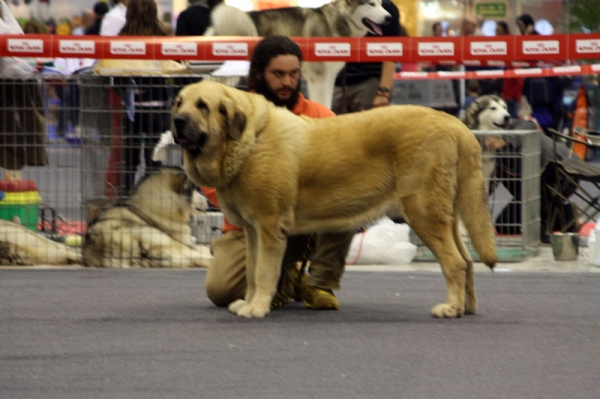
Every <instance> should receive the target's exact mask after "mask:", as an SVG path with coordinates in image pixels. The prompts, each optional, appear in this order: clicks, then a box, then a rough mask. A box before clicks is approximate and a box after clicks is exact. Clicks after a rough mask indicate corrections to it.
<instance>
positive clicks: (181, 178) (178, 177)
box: [172, 170, 195, 195]
mask: <svg viewBox="0 0 600 399" xmlns="http://www.w3.org/2000/svg"><path fill="white" fill-rule="evenodd" d="M172 184H173V191H174V192H176V193H177V194H181V195H188V194H191V192H192V190H193V189H194V187H195V186H194V184H193V183H192V182H191V181H190V179H189V178H188V177H187V174H186V173H185V172H184V171H183V170H182V171H178V172H176V173H175V176H174V178H173V183H172Z"/></svg>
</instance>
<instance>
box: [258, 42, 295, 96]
mask: <svg viewBox="0 0 600 399" xmlns="http://www.w3.org/2000/svg"><path fill="white" fill-rule="evenodd" d="M280 55H295V56H296V57H298V60H300V62H302V50H300V46H299V45H298V44H296V43H295V42H294V41H293V40H292V39H290V38H289V37H287V36H268V37H266V38H265V39H263V40H261V41H260V42H259V43H258V44H257V45H256V47H255V48H254V53H252V60H251V61H250V71H249V73H248V82H247V83H248V89H250V90H256V89H257V87H259V80H261V79H262V76H263V74H264V72H265V68H266V67H267V65H269V63H270V62H271V60H272V59H273V58H275V57H278V56H280Z"/></svg>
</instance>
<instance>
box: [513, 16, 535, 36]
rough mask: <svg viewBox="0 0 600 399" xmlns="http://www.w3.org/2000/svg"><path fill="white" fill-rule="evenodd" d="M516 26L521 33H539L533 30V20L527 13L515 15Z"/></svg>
mask: <svg viewBox="0 0 600 399" xmlns="http://www.w3.org/2000/svg"><path fill="white" fill-rule="evenodd" d="M517 26H518V27H519V32H521V34H522V35H539V33H538V31H536V30H535V20H534V19H533V17H532V16H531V15H529V14H521V15H519V16H518V17H517Z"/></svg>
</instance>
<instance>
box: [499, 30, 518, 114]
mask: <svg viewBox="0 0 600 399" xmlns="http://www.w3.org/2000/svg"><path fill="white" fill-rule="evenodd" d="M504 35H510V29H509V28H508V23H506V22H505V21H498V22H496V36H504ZM524 84H525V81H524V80H523V78H506V79H504V81H503V83H502V91H501V93H500V97H502V98H503V99H504V101H505V102H506V106H507V107H508V113H509V114H510V116H511V117H512V118H515V119H517V118H518V117H519V109H520V104H521V100H522V98H523V86H524Z"/></svg>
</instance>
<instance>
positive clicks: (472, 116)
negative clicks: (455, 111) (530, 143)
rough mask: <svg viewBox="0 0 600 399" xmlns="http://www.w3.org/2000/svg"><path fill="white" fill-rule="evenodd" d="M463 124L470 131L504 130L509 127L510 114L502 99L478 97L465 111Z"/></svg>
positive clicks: (491, 95) (490, 96)
mask: <svg viewBox="0 0 600 399" xmlns="http://www.w3.org/2000/svg"><path fill="white" fill-rule="evenodd" d="M464 123H465V124H466V125H467V126H468V127H469V129H471V130H484V131H489V130H504V129H508V126H509V125H510V114H509V113H508V107H507V106H506V103H505V102H504V100H503V99H502V97H499V96H496V95H493V94H490V95H485V96H479V97H477V98H476V99H475V101H473V103H471V105H469V107H468V108H467V109H466V111H465V118H464Z"/></svg>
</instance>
